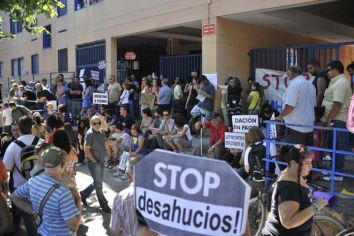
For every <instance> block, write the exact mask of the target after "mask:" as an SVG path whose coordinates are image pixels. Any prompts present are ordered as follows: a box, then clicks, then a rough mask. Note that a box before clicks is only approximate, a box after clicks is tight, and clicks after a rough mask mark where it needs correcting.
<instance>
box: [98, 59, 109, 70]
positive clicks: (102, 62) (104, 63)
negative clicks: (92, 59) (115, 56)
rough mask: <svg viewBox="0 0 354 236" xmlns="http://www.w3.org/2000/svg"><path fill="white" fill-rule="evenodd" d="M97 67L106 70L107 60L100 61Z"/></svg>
mask: <svg viewBox="0 0 354 236" xmlns="http://www.w3.org/2000/svg"><path fill="white" fill-rule="evenodd" d="M97 67H98V69H100V70H104V69H106V68H107V62H106V61H99V62H98V63H97Z"/></svg>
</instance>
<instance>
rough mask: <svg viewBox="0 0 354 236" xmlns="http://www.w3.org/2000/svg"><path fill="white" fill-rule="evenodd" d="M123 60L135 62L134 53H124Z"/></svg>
mask: <svg viewBox="0 0 354 236" xmlns="http://www.w3.org/2000/svg"><path fill="white" fill-rule="evenodd" d="M124 59H125V60H135V59H136V53H135V52H125V53H124Z"/></svg>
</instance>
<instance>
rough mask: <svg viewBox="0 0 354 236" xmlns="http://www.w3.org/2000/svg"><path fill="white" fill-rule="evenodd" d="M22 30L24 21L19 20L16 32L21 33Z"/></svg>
mask: <svg viewBox="0 0 354 236" xmlns="http://www.w3.org/2000/svg"><path fill="white" fill-rule="evenodd" d="M21 32H22V23H20V22H17V23H16V33H21Z"/></svg>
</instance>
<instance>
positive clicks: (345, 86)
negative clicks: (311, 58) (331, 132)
mask: <svg viewBox="0 0 354 236" xmlns="http://www.w3.org/2000/svg"><path fill="white" fill-rule="evenodd" d="M351 96H352V90H351V88H350V83H349V82H348V80H347V79H346V77H345V76H344V74H340V75H337V76H336V77H334V78H332V79H331V81H330V82H329V85H328V88H327V89H326V91H325V94H324V99H323V101H322V106H324V107H326V110H325V113H324V116H323V118H322V121H323V122H326V121H327V117H328V115H329V112H330V111H331V109H332V105H333V102H340V103H342V107H341V108H340V111H339V113H338V114H337V116H336V117H334V119H333V120H341V121H344V122H346V121H347V118H348V117H347V116H348V110H349V104H350V98H351Z"/></svg>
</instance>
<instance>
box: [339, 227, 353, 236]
mask: <svg viewBox="0 0 354 236" xmlns="http://www.w3.org/2000/svg"><path fill="white" fill-rule="evenodd" d="M336 236H354V228H350V229H346V230H343V231H341V232H340V233H338V234H336Z"/></svg>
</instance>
